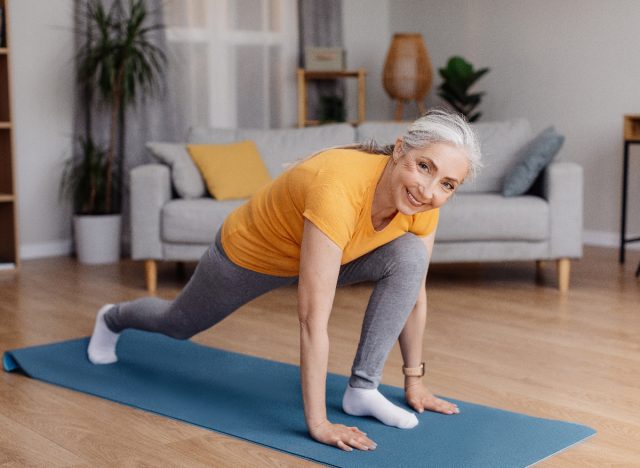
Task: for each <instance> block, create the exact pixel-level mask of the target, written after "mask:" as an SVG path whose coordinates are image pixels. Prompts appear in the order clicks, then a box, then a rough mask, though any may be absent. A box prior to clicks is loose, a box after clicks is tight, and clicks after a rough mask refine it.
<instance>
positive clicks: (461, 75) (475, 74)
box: [438, 56, 489, 122]
mask: <svg viewBox="0 0 640 468" xmlns="http://www.w3.org/2000/svg"><path fill="white" fill-rule="evenodd" d="M438 71H439V72H440V76H441V77H442V79H443V82H442V84H441V85H440V86H439V88H438V96H440V97H441V98H442V99H444V100H445V101H447V102H448V103H449V104H450V105H451V107H453V108H454V109H455V110H457V111H458V112H460V113H461V114H463V115H464V116H465V117H467V120H468V121H469V122H475V121H476V120H478V119H479V118H480V116H481V115H482V112H474V111H475V109H476V107H477V106H478V105H479V104H480V101H481V100H482V96H483V95H484V94H485V93H484V92H480V93H470V92H469V90H470V88H471V86H472V85H473V84H474V83H475V82H476V81H478V80H479V79H480V78H481V77H482V76H483V75H484V74H485V73H487V72H488V71H489V69H488V68H481V69H480V70H474V68H473V65H471V64H470V63H469V62H467V61H466V60H465V59H463V58H462V57H458V56H455V57H451V58H450V59H449V61H448V62H447V66H446V67H445V68H440V69H439V70H438Z"/></svg>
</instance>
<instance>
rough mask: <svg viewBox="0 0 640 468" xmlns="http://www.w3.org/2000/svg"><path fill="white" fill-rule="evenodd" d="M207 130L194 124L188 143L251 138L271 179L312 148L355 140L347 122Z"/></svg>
mask: <svg viewBox="0 0 640 468" xmlns="http://www.w3.org/2000/svg"><path fill="white" fill-rule="evenodd" d="M231 131H232V130H221V129H215V128H213V129H207V128H203V127H194V128H193V129H192V130H191V132H190V136H189V141H190V142H192V143H229V142H230V141H235V140H251V141H253V142H255V144H256V145H257V146H258V150H259V151H260V154H261V155H262V159H263V161H264V163H265V165H266V166H267V169H268V170H269V173H270V174H271V177H273V178H275V177H277V176H279V175H280V174H281V173H282V172H283V171H284V170H285V169H286V167H287V166H288V165H289V164H290V163H292V162H295V161H298V160H300V159H303V158H304V157H305V156H308V155H310V154H312V153H315V152H316V151H319V150H321V149H324V148H330V147H332V146H342V145H350V144H353V143H354V142H355V130H354V129H353V127H352V126H351V125H350V124H346V123H343V124H329V125H320V126H317V127H307V128H284V129H267V130H259V129H238V130H233V132H234V133H233V138H232V139H231V140H229V138H231V134H230V133H229V132H231Z"/></svg>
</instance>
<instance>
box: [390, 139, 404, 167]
mask: <svg viewBox="0 0 640 468" xmlns="http://www.w3.org/2000/svg"><path fill="white" fill-rule="evenodd" d="M402 154H403V151H402V137H398V139H397V140H396V144H395V146H394V147H393V155H392V156H391V157H392V158H393V162H396V163H397V162H398V159H400V157H401V156H402Z"/></svg>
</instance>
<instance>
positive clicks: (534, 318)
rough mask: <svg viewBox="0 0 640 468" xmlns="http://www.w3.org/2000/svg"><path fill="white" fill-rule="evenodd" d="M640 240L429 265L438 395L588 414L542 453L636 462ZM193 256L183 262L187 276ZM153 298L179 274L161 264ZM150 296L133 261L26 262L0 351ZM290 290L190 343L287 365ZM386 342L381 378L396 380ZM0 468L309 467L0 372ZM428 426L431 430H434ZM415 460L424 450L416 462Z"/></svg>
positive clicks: (430, 343) (358, 314)
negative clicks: (570, 443)
mask: <svg viewBox="0 0 640 468" xmlns="http://www.w3.org/2000/svg"><path fill="white" fill-rule="evenodd" d="M639 257H640V253H639V252H638V251H631V252H629V254H628V260H627V264H626V265H625V266H624V267H621V266H619V265H618V264H617V252H616V251H615V250H613V249H603V248H587V249H586V251H585V257H584V258H583V259H582V260H580V261H577V262H573V264H572V273H571V286H570V290H569V292H568V293H567V294H565V295H563V294H561V293H560V292H559V291H558V290H557V289H556V275H555V265H554V264H552V263H549V264H545V267H544V271H543V273H542V274H541V276H539V277H538V278H536V269H535V265H534V263H533V262H530V263H504V264H470V265H461V264H459V265H433V266H432V267H431V271H430V273H429V279H428V291H429V317H428V321H427V332H426V339H425V345H424V357H425V359H426V361H427V366H428V382H429V386H430V388H431V389H432V390H433V391H434V392H435V393H437V394H439V395H444V396H448V397H452V398H458V399H462V400H466V401H470V402H474V403H479V404H485V405H491V406H494V407H499V408H502V409H506V410H512V411H519V412H523V413H527V414H530V415H533V416H539V417H544V418H557V419H564V420H569V421H574V422H578V423H582V424H586V425H589V426H591V427H593V428H595V429H597V430H598V434H597V435H596V436H595V437H593V438H592V439H590V440H588V441H586V442H585V443H583V444H580V445H578V446H576V447H573V448H571V449H570V450H568V451H565V452H563V453H561V454H559V455H557V456H555V457H553V458H551V459H549V460H546V461H544V462H543V463H541V464H540V466H544V467H547V466H548V467H584V466H592V467H601V466H613V465H615V466H640V279H637V278H635V277H634V272H635V267H636V265H637V263H638V260H639ZM193 266H194V265H187V269H186V273H187V275H189V274H190V273H191V272H192V271H193ZM158 280H159V283H158V285H159V292H158V295H159V296H160V297H165V298H173V297H175V296H176V294H177V293H178V291H179V290H180V288H181V286H182V285H183V284H184V281H185V280H184V279H182V280H181V279H179V278H178V277H177V276H176V275H175V269H174V266H173V265H172V264H169V263H167V264H161V265H160V267H159V272H158ZM370 291H371V286H370V285H358V286H351V287H346V288H341V289H339V290H338V293H337V295H336V300H335V306H334V312H333V314H332V317H331V320H330V330H329V333H330V337H331V354H330V360H329V370H330V371H331V372H335V373H339V374H343V375H348V373H349V369H350V366H351V360H352V358H353V355H354V353H355V349H356V345H357V339H358V336H359V330H360V324H361V321H362V316H363V313H364V308H365V306H366V303H367V299H368V296H369V294H370ZM144 295H145V290H144V265H143V264H142V263H138V262H133V261H122V262H120V263H119V264H116V265H109V266H83V265H79V264H78V263H76V262H75V261H74V260H73V259H70V258H52V259H40V260H32V261H25V262H23V263H22V268H21V270H20V272H19V273H11V272H0V351H4V350H6V349H11V348H17V347H23V346H30V345H36V344H43V343H47V342H51V341H60V340H65V339H71V338H77V337H80V336H86V335H88V334H90V333H91V329H92V327H93V320H94V316H95V312H96V311H97V309H98V308H99V307H100V306H101V305H102V304H104V303H107V302H116V301H123V300H131V299H134V298H137V297H142V296H144ZM295 305H296V294H295V289H294V288H284V289H281V290H277V291H274V292H272V293H269V294H267V295H265V296H263V297H261V298H258V299H257V300H255V301H253V302H252V303H250V304H248V305H247V306H245V307H243V308H242V309H240V310H239V311H238V312H236V313H235V314H233V315H232V316H231V317H229V318H228V319H226V320H225V321H223V322H222V323H220V324H219V325H218V326H216V327H214V328H213V329H210V330H208V331H206V332H203V333H201V334H200V335H198V336H196V337H195V338H194V341H197V342H199V343H203V344H207V345H210V346H216V347H220V348H224V349H228V350H231V351H236V352H240V353H245V354H250V355H256V356H261V357H265V358H268V359H273V360H277V361H282V362H288V363H293V364H297V363H298V327H297V317H296V309H295ZM401 363H402V360H401V356H400V352H399V349H398V347H397V345H396V347H395V349H394V350H393V352H392V354H391V356H390V358H389V361H388V362H387V366H386V368H385V374H384V379H383V383H386V384H390V385H398V386H401V385H402V375H401V371H400V366H401ZM0 427H1V428H2V430H0V465H2V466H16V467H17V466H47V467H53V466H56V467H57V466H75V467H96V466H163V467H164V466H195V467H198V466H221V467H226V466H234V467H237V466H246V467H249V466H278V467H289V466H291V467H293V466H296V467H297V466H315V464H314V463H311V462H308V461H304V460H302V459H299V458H296V457H292V456H290V455H287V454H284V453H280V452H277V451H274V450H270V449H267V448H263V447H260V446H257V445H254V444H250V443H247V442H243V441H240V440H236V439H233V438H231V437H227V436H224V435H220V434H216V433H214V432H211V431H207V430H204V429H201V428H197V427H194V426H190V425H188V424H185V423H181V422H178V421H174V420H171V419H168V418H164V417H160V416H156V415H153V414H149V413H145V412H143V411H140V410H136V409H132V408H128V407H125V406H122V405H118V404H115V403H112V402H109V401H106V400H101V399H99V398H95V397H91V396H89V395H85V394H82V393H77V392H73V391H71V390H66V389H63V388H59V387H54V386H51V385H48V384H45V383H41V382H38V381H34V380H31V379H29V378H26V377H24V376H22V375H18V374H8V373H5V372H2V373H0ZM433 430H434V431H437V430H438V428H437V427H434V428H433ZM416 466H419V463H417V464H416Z"/></svg>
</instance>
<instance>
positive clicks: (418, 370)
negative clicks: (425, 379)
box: [402, 362, 424, 377]
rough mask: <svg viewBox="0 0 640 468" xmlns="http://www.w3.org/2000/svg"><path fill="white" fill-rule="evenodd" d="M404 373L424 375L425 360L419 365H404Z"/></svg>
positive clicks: (417, 375) (409, 375)
mask: <svg viewBox="0 0 640 468" xmlns="http://www.w3.org/2000/svg"><path fill="white" fill-rule="evenodd" d="M402 373H403V374H404V375H406V376H407V377H422V376H423V375H424V362H422V363H420V365H419V366H418V367H406V366H402Z"/></svg>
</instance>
